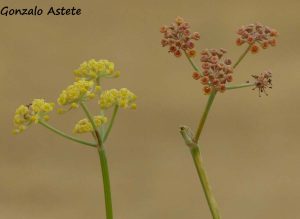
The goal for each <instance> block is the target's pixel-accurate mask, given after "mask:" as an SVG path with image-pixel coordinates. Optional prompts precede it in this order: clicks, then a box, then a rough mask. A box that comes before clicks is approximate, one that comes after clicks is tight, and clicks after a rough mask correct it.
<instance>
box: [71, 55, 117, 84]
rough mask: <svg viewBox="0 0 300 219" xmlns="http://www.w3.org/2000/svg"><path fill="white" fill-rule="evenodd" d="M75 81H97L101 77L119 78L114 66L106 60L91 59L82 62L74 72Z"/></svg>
mask: <svg viewBox="0 0 300 219" xmlns="http://www.w3.org/2000/svg"><path fill="white" fill-rule="evenodd" d="M74 74H75V76H76V77H77V79H79V80H80V79H85V80H94V81H98V80H99V79H100V78H101V77H105V78H117V77H119V76H120V72H119V71H115V64H114V63H113V62H110V61H108V60H99V61H96V60H95V59H91V60H89V61H86V62H83V63H82V64H81V65H80V67H79V68H78V69H76V70H75V71H74Z"/></svg>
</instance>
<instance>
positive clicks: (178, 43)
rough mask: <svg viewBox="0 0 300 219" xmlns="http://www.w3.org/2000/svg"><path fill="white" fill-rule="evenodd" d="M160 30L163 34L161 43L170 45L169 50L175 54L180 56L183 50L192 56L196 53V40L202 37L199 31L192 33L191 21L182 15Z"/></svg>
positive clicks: (164, 45)
mask: <svg viewBox="0 0 300 219" xmlns="http://www.w3.org/2000/svg"><path fill="white" fill-rule="evenodd" d="M160 32H161V33H162V34H163V39H162V40H161V45H162V46H163V47H166V46H168V48H169V52H170V53H173V54H174V56H176V57H180V56H181V55H182V51H183V52H186V53H187V55H188V56H190V57H194V56H195V55H196V51H195V49H194V48H195V43H194V41H197V40H199V39H200V34H199V33H198V32H194V33H191V30H190V25H189V23H187V22H186V21H185V20H184V19H183V18H182V17H177V18H176V19H175V22H174V23H172V24H171V25H169V26H162V27H161V28H160Z"/></svg>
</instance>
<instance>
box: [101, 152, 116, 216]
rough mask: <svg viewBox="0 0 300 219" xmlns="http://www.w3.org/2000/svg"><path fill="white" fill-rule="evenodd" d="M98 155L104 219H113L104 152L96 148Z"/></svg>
mask: <svg viewBox="0 0 300 219" xmlns="http://www.w3.org/2000/svg"><path fill="white" fill-rule="evenodd" d="M98 154H99V158H100V165H101V171H102V180H103V188H104V199H105V209H106V219H113V208H112V199H111V188H110V180H109V169H108V163H107V158H106V155H105V151H104V149H103V148H101V147H99V148H98Z"/></svg>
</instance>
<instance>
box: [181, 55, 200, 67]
mask: <svg viewBox="0 0 300 219" xmlns="http://www.w3.org/2000/svg"><path fill="white" fill-rule="evenodd" d="M184 54H185V56H186V58H187V59H188V60H189V62H190V64H191V65H192V67H193V69H194V70H195V71H196V72H200V71H199V68H198V67H197V66H196V65H195V63H194V62H193V60H192V59H191V57H189V55H188V54H187V53H186V51H184Z"/></svg>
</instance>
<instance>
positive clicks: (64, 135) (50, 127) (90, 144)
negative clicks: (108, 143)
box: [39, 120, 97, 147]
mask: <svg viewBox="0 0 300 219" xmlns="http://www.w3.org/2000/svg"><path fill="white" fill-rule="evenodd" d="M39 124H41V125H42V126H44V127H45V128H47V129H49V130H50V131H52V132H54V133H56V134H58V135H60V136H62V137H64V138H66V139H69V140H71V141H75V142H77V143H80V144H85V145H88V146H92V147H96V146H97V144H95V143H92V142H87V141H84V140H81V139H79V138H76V137H73V136H71V135H68V134H66V133H64V132H63V131H61V130H59V129H57V128H54V127H53V126H51V125H49V124H48V123H47V122H45V121H43V120H39Z"/></svg>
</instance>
